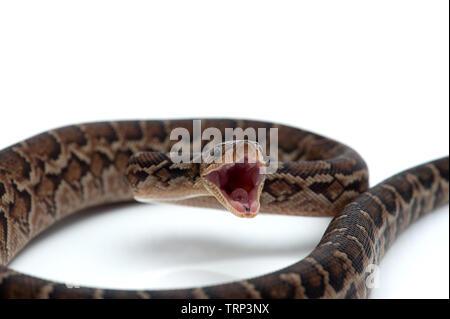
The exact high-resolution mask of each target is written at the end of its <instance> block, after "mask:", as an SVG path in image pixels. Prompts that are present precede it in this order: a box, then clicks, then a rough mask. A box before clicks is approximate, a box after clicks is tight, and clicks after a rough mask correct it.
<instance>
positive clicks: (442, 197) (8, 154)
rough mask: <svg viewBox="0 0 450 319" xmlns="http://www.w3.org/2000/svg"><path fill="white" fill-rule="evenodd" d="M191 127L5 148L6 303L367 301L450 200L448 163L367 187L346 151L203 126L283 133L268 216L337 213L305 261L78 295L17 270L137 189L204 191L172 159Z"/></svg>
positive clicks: (53, 133)
mask: <svg viewBox="0 0 450 319" xmlns="http://www.w3.org/2000/svg"><path fill="white" fill-rule="evenodd" d="M192 126H193V124H192V121H191V120H165V121H158V120H154V121H117V122H99V123H88V124H80V125H72V126H66V127H63V128H59V129H54V130H50V131H48V132H44V133H42V134H39V135H37V136H34V137H31V138H29V139H26V140H24V141H22V142H20V143H17V144H15V145H12V146H11V147H8V148H6V149H4V150H2V151H0V297H2V298H365V297H367V296H368V294H369V292H370V290H369V289H368V288H367V287H366V286H367V285H366V279H367V276H368V273H367V271H366V268H367V266H368V265H370V264H378V263H379V261H380V259H381V257H382V256H383V254H384V253H385V251H386V250H387V249H388V248H389V246H390V245H391V244H392V243H393V241H394V240H395V238H396V237H397V236H398V234H400V233H401V232H402V231H403V230H404V229H405V228H406V227H407V226H408V225H409V224H410V223H412V222H413V221H415V220H417V219H418V218H419V217H420V216H422V215H424V214H426V213H428V212H430V211H432V210H433V209H435V208H437V207H440V206H442V205H446V204H447V203H448V200H449V171H448V169H449V158H448V157H445V158H441V159H438V160H435V161H432V162H429V163H426V164H423V165H420V166H417V167H415V168H411V169H409V170H406V171H404V172H402V173H399V174H397V175H395V176H393V177H391V178H389V179H387V180H385V181H383V182H381V183H380V184H378V185H377V186H374V187H372V188H370V189H368V171H367V167H366V164H365V162H364V161H363V159H362V158H361V157H360V156H359V155H358V153H356V152H355V151H354V150H352V149H351V148H349V147H347V146H345V145H343V144H341V143H339V142H336V141H334V140H331V139H329V138H326V137H323V136H320V135H317V134H314V133H311V132H307V131H304V130H301V129H297V128H293V127H289V126H284V125H279V124H274V123H267V122H257V121H247V120H232V119H203V120H202V127H205V128H207V127H215V128H218V129H219V130H220V131H222V132H223V131H224V129H225V128H238V127H240V128H243V129H245V128H248V127H254V128H278V136H279V138H278V150H279V153H278V158H279V163H278V169H277V171H276V172H275V173H272V174H267V175H266V176H265V181H264V183H263V187H262V189H261V192H260V197H259V201H260V210H261V211H262V212H268V213H278V214H292V215H315V216H331V215H332V216H334V218H333V219H332V221H331V223H330V224H329V226H328V228H327V230H326V231H325V233H324V235H323V237H322V239H321V240H320V242H319V243H318V245H317V246H316V248H315V249H314V250H313V251H312V252H311V253H310V254H309V255H308V256H307V257H306V258H304V259H303V260H301V261H299V262H296V263H294V264H292V265H290V266H288V267H286V268H283V269H280V270H278V271H275V272H273V273H270V274H266V275H263V276H259V277H255V278H251V279H247V280H241V281H237V282H232V283H225V284H220V285H212V286H207V287H194V288H192V289H175V290H145V291H144V290H142V291H133V290H110V289H100V288H89V287H80V288H69V287H68V286H67V285H65V284H64V283H57V282H52V281H48V280H44V279H40V278H36V277H32V276H29V275H26V274H22V273H19V272H16V271H14V270H12V269H10V268H8V263H9V262H10V261H11V260H12V259H13V258H14V256H16V255H17V254H18V253H19V252H20V251H21V249H22V248H23V247H24V246H25V245H26V244H27V243H28V242H30V241H31V240H32V239H33V238H34V237H35V236H36V235H38V234H39V233H41V232H42V231H44V230H45V229H47V228H48V227H50V226H51V225H53V224H54V223H55V222H57V221H58V220H61V219H62V218H64V217H65V216H68V215H70V214H73V213H75V212H77V211H80V210H82V209H85V208H88V207H92V206H96V205H102V204H106V203H113V202H122V201H129V200H131V199H132V198H133V192H136V191H139V189H140V188H142V187H144V186H145V187H147V186H148V185H147V184H151V183H153V184H155V183H156V184H157V185H159V186H158V187H159V188H160V189H165V190H169V191H170V188H171V187H176V186H177V185H178V186H181V187H184V186H185V185H188V184H189V185H191V186H192V185H194V184H196V182H198V179H199V178H201V177H200V175H201V174H200V170H199V167H198V166H195V165H184V166H183V165H181V164H178V165H177V164H175V163H172V162H171V161H170V160H169V159H168V157H167V156H166V155H165V154H166V152H168V151H169V150H170V148H171V146H173V144H174V143H175V141H171V140H170V138H169V135H170V132H171V130H172V129H174V128H176V127H184V128H186V129H187V130H188V131H189V132H192V130H193V128H192ZM142 152H151V153H142ZM149 154H150V155H149ZM130 158H131V160H130ZM203 190H204V189H203ZM240 192H241V193H242V190H240V189H239V190H238V191H237V193H239V194H241V193H240ZM244 193H245V192H244ZM239 194H238V195H239ZM233 196H234V195H233ZM219 201H220V200H219ZM219 201H218V200H217V199H215V198H214V196H202V197H193V198H185V199H184V200H182V201H180V203H182V204H187V205H196V206H205V207H213V206H214V207H218V206H220V205H219V204H218V203H219ZM239 207H241V206H239ZM242 207H243V206H242ZM248 209H249V208H248ZM248 209H247V210H248Z"/></svg>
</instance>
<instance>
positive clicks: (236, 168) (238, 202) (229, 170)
mask: <svg viewBox="0 0 450 319" xmlns="http://www.w3.org/2000/svg"><path fill="white" fill-rule="evenodd" d="M260 167H261V164H260V163H248V161H247V159H245V161H244V163H232V164H225V165H223V166H221V167H220V168H219V169H217V170H214V171H212V172H210V173H209V174H207V175H205V178H206V179H207V180H208V181H210V182H211V183H213V184H214V185H215V186H216V187H217V188H218V189H219V190H220V192H221V193H222V194H223V195H224V197H225V199H226V200H227V201H228V203H229V204H230V205H231V206H232V207H233V208H234V209H235V210H236V211H237V212H238V213H241V214H244V215H252V214H255V213H257V212H258V210H259V201H258V188H259V186H260V185H261V182H262V181H263V179H264V174H263V173H261V170H260Z"/></svg>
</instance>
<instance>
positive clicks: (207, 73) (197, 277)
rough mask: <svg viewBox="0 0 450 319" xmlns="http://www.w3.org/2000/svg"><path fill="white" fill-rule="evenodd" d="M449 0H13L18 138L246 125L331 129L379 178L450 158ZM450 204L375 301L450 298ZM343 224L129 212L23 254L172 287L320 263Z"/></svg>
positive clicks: (411, 245) (386, 268)
mask: <svg viewBox="0 0 450 319" xmlns="http://www.w3.org/2000/svg"><path fill="white" fill-rule="evenodd" d="M448 6H449V3H448V1H444V0H441V1H438V0H436V1H411V0H408V1H305V2H300V1H292V2H291V1H242V0H239V1H220V2H217V1H155V2H150V1H92V0H90V1H3V2H0V108H1V113H0V121H1V122H0V123H1V125H0V148H3V147H6V146H8V145H9V144H12V143H14V142H17V141H19V140H22V139H24V138H27V137H29V136H31V135H33V134H36V133H38V132H41V131H44V130H47V129H49V128H54V127H58V126H61V125H65V124H70V123H76V122H84V121H96V120H106V119H135V118H152V119H153V118H177V117H207V116H214V117H222V116H224V117H225V116H228V117H236V118H257V119H263V120H273V121H277V122H282V123H287V124H291V125H294V126H298V127H302V128H305V129H309V130H312V131H315V132H318V133H321V134H324V135H328V136H331V137H333V138H335V139H337V140H339V141H343V142H344V143H346V144H348V145H350V146H352V147H353V148H355V149H356V150H358V151H359V152H360V154H361V155H362V156H363V157H364V158H365V159H366V160H367V163H368V165H369V168H370V172H371V184H372V185H374V184H375V183H377V182H380V181H381V180H383V179H384V178H386V177H389V176H390V175H392V174H394V173H396V172H399V171H401V170H403V169H405V168H407V167H410V166H413V165H416V164H419V163H422V162H425V161H428V160H432V159H434V158H437V157H441V156H445V155H447V154H448V153H449V146H448V145H449V119H448V116H449V42H448V41H449V40H448V39H449V35H448V30H449V15H448V14H449V13H448V12H449V8H448ZM448 210H449V209H448V206H446V207H445V208H443V209H441V210H439V211H436V212H434V213H433V214H431V215H429V216H427V217H425V218H423V219H422V220H420V221H419V222H417V223H415V224H414V225H412V226H411V227H410V228H409V229H408V230H407V231H406V232H405V233H403V234H402V235H401V236H400V237H399V238H398V240H397V241H396V243H395V244H394V246H393V247H392V248H391V249H390V250H389V252H388V253H387V255H386V256H385V257H384V259H383V260H382V263H381V269H380V276H381V282H380V286H379V288H378V289H375V290H374V292H373V293H372V297H374V298H410V297H414V298H422V297H423V298H429V297H439V298H448V297H449V286H448V285H449V278H448V276H449V255H448V252H449V244H448V243H449V219H448V216H449V214H448ZM328 222H329V219H317V218H316V219H314V218H298V217H285V216H269V215H260V216H258V217H257V218H255V219H253V220H242V219H239V218H236V217H234V216H232V215H231V214H230V213H227V212H221V211H214V210H204V209H195V208H183V207H171V206H163V205H155V206H151V205H148V206H144V205H142V206H141V205H135V206H131V207H130V206H119V207H108V208H105V209H97V210H91V211H89V212H86V213H83V214H81V215H80V216H75V217H72V218H69V219H68V220H67V221H66V222H63V223H61V224H60V225H58V226H57V227H54V228H52V229H51V230H50V231H48V232H46V233H45V234H44V235H43V236H40V238H39V240H37V241H35V242H34V243H33V244H32V245H31V246H30V247H29V248H28V249H26V250H25V251H24V252H23V253H22V254H20V255H19V257H18V258H17V259H15V261H14V262H13V263H12V264H11V266H12V267H13V268H14V269H17V270H21V271H24V272H26V273H30V274H34V275H39V276H42V277H45V278H50V279H56V280H62V281H65V282H71V283H74V284H82V285H89V286H101V287H112V288H114V287H115V288H169V287H186V286H192V285H198V284H213V283H218V282H224V281H230V280H234V279H238V278H244V277H248V276H255V275H261V274H264V273H266V272H268V271H273V270H276V269H279V268H281V267H284V266H287V265H289V264H291V263H293V262H295V261H296V260H298V259H300V258H301V257H304V256H305V255H306V254H307V253H308V252H309V251H311V250H312V249H313V247H314V246H315V245H316V244H317V242H318V241H319V239H320V236H321V235H322V233H323V231H324V230H325V228H326V226H327V224H328Z"/></svg>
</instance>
